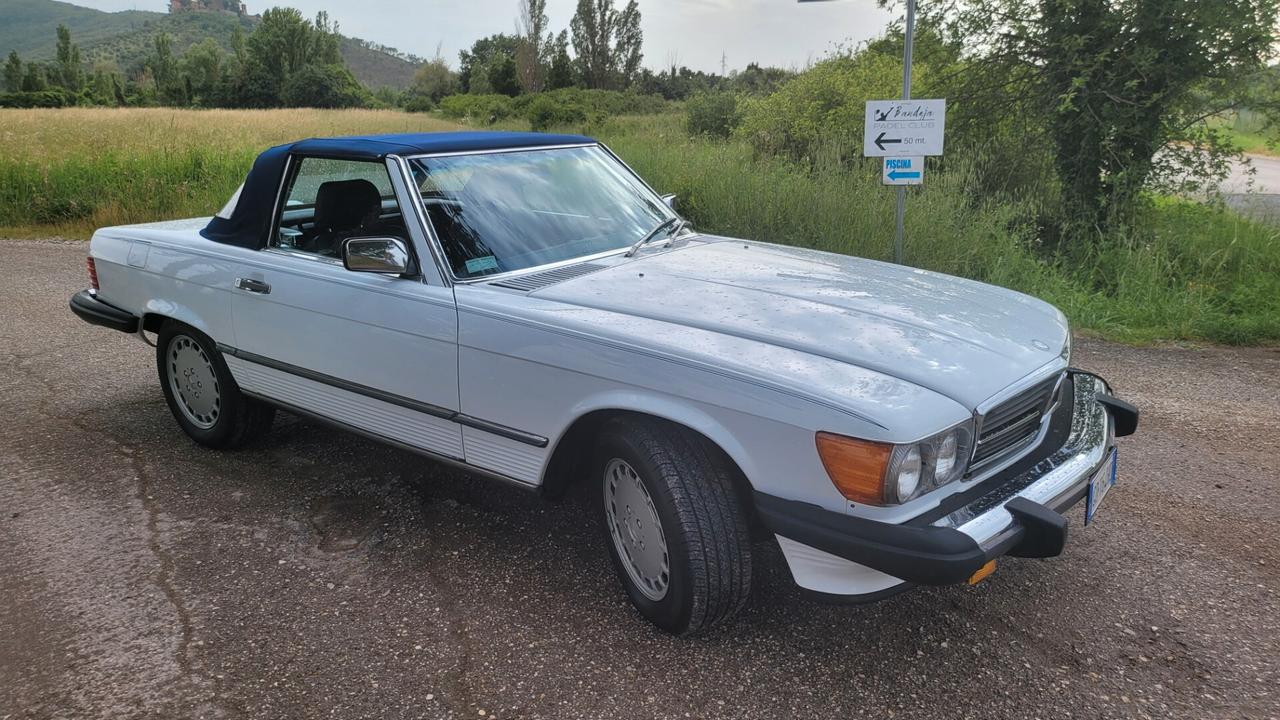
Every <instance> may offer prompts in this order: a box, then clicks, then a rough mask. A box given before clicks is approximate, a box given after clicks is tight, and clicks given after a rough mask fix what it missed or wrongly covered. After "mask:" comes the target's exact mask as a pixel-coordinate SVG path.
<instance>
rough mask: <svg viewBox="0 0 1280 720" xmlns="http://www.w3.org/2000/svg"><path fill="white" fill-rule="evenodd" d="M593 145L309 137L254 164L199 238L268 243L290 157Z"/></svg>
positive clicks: (470, 137)
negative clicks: (225, 210) (225, 213)
mask: <svg viewBox="0 0 1280 720" xmlns="http://www.w3.org/2000/svg"><path fill="white" fill-rule="evenodd" d="M593 142H595V141H594V140H592V139H591V138H588V137H583V136H581V135H547V134H544V133H517V132H444V133H406V134H402V135H358V136H352V137H334V138H310V139H308V140H299V141H298V142H294V143H289V144H288V145H279V146H277V147H273V148H271V149H269V150H267V151H265V152H263V153H262V154H261V155H259V156H258V159H257V160H255V161H254V163H253V167H252V168H251V169H250V170H249V175H248V176H247V177H246V178H245V181H244V189H243V190H242V191H241V192H240V199H239V201H238V202H237V203H236V206H235V208H234V209H233V210H232V211H231V217H229V218H220V217H215V218H214V219H213V220H211V221H210V222H209V224H208V225H207V226H205V228H204V229H203V230H201V231H200V234H201V235H203V236H205V237H206V238H208V239H210V240H213V241H215V242H221V243H227V244H229V245H238V246H240V247H247V248H254V249H257V248H261V247H264V246H265V245H266V244H267V238H268V236H269V235H270V233H271V226H272V224H273V223H274V221H275V218H273V217H272V213H273V212H274V210H275V202H276V193H277V192H278V191H279V189H280V183H281V182H282V181H283V180H284V170H285V162H286V160H288V158H289V156H290V155H300V156H311V157H325V158H334V159H341V160H382V159H384V158H386V157H387V156H388V155H420V154H426V153H449V152H470V151H477V150H509V149H512V148H522V147H537V146H541V145H578V144H583V143H593Z"/></svg>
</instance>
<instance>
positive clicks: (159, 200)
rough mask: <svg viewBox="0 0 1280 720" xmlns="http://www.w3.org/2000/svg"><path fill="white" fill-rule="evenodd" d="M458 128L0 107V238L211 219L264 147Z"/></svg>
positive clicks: (338, 116) (292, 114)
mask: <svg viewBox="0 0 1280 720" xmlns="http://www.w3.org/2000/svg"><path fill="white" fill-rule="evenodd" d="M457 127H458V126H457V125H456V124H455V123H451V122H447V121H444V120H440V119H438V118H433V117H431V116H429V115H419V114H407V113H400V112H391V111H381V110H249V111H242V110H173V109H163V108H149V109H114V108H110V109H108V108H70V109H63V110H0V236H2V235H48V234H58V235H65V236H69V237H87V236H88V234H89V233H91V232H92V231H93V230H94V229H95V228H98V227H102V226H104V225H121V224H127V223H134V222H147V221H151V220H157V219H162V218H174V217H193V216H202V215H211V214H213V213H214V212H217V210H218V208H220V207H221V206H222V204H223V203H225V202H226V200H227V198H228V197H230V196H231V193H232V192H233V191H234V190H235V188H236V187H237V186H238V185H239V184H240V183H241V182H243V181H244V176H245V173H246V172H247V171H248V169H249V166H250V165H251V164H252V163H253V159H254V157H256V156H257V154H258V153H259V152H261V151H262V150H263V149H264V148H266V147H269V146H271V145H277V144H280V143H283V142H287V141H290V140H297V139H300V138H304V137H314V136H325V135H351V134H370V133H390V132H421V131H433V130H448V129H456V128H457Z"/></svg>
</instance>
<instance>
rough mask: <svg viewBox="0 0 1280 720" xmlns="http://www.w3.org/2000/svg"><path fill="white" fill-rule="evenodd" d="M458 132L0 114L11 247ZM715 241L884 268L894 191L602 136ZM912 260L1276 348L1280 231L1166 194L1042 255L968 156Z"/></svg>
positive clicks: (1109, 332)
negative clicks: (271, 149) (1107, 230)
mask: <svg viewBox="0 0 1280 720" xmlns="http://www.w3.org/2000/svg"><path fill="white" fill-rule="evenodd" d="M456 127H457V126H456V125H454V124H452V123H449V122H446V121H443V120H440V119H438V118H434V117H432V116H430V115H410V114H404V113H397V112H390V111H367V110H356V111H318V110H273V111H192V110H167V109H147V110H108V109H74V110H34V111H33V110H0V237H4V236H9V237H21V236H51V235H60V236H66V237H87V236H88V235H89V234H90V233H91V232H92V230H93V229H94V228H95V227H100V226H103V225H116V224H124V223H130V222H144V221H150V220H156V219H163V218H176V217H193V216H201V215H209V214H212V213H213V212H215V211H216V210H217V209H218V208H219V207H221V205H222V204H223V203H224V202H225V201H226V199H227V197H229V196H230V194H231V192H232V191H233V190H234V189H235V188H236V186H237V185H239V183H240V182H241V181H242V180H243V178H244V174H245V172H246V171H247V169H248V167H249V165H250V164H251V163H252V161H253V158H254V157H255V156H256V154H257V153H258V152H259V151H260V150H261V149H262V148H265V147H267V146H269V145H272V144H277V143H280V142H285V141H288V140H293V139H298V138H302V137H308V136H316V135H335V134H352V133H374V132H402V131H430V130H443V129H450V128H456ZM589 132H590V133H591V134H594V135H595V136H597V137H600V138H601V139H602V140H604V141H605V142H607V143H608V144H609V145H610V146H611V147H612V148H613V149H614V150H616V151H618V153H619V154H620V155H621V156H622V157H623V158H624V159H626V160H627V161H628V162H629V163H630V164H631V165H632V166H633V167H635V168H636V170H637V171H639V172H640V174H641V175H643V176H644V177H645V178H646V179H648V180H649V181H650V182H651V184H653V185H654V186H655V187H656V188H658V189H659V191H661V192H675V193H678V194H679V195H680V198H681V203H682V204H681V210H682V212H683V213H684V214H685V215H686V216H687V217H689V218H690V219H691V220H693V221H694V223H695V224H696V225H697V226H698V227H699V228H700V229H703V230H707V231H711V232H717V233H723V234H729V235H736V236H741V237H747V238H753V239H759V240H768V241H774V242H781V243H787V244H793V245H801V246H805V247H814V248H819V249H824V250H831V251H835V252H841V253H847V254H853V255H861V256H865V257H873V258H881V259H887V258H888V257H889V255H890V252H891V243H892V237H893V194H892V193H890V192H888V191H887V190H886V189H885V188H884V187H883V186H881V185H880V181H879V178H878V176H876V175H875V174H874V173H872V172H868V171H866V169H860V168H854V169H853V170H848V169H835V170H826V171H823V170H817V171H810V170H807V169H801V168H799V167H797V166H796V165H794V164H791V163H789V162H785V161H779V160H770V159H761V158H757V157H754V156H753V154H752V152H751V150H750V148H749V147H747V146H746V145H745V144H743V143H738V142H711V141H707V140H701V139H693V138H690V137H689V136H688V135H687V134H686V133H685V132H684V129H683V122H682V117H681V116H679V115H660V116H649V117H641V118H622V119H618V120H613V121H608V122H605V123H602V124H600V125H599V126H598V127H593V128H590V129H589ZM908 207H909V210H908V214H907V245H906V249H907V258H906V259H907V262H908V263H909V264H911V265H914V266H917V267H924V268H928V269H932V270H938V271H941V272H946V273H951V274H955V275H962V276H965V277H971V278H976V279H979V280H983V281H986V282H992V283H995V284H998V285H1003V286H1006V287H1012V288H1015V289H1018V290H1022V291H1024V292H1027V293H1030V294H1033V295H1036V296H1039V297H1042V298H1044V299H1046V300H1048V301H1050V302H1052V303H1054V304H1056V305H1058V306H1059V307H1061V308H1062V309H1063V311H1064V312H1066V313H1067V315H1068V316H1069V317H1070V318H1071V320H1072V322H1073V324H1074V325H1075V326H1076V327H1077V328H1078V329H1083V330H1085V331H1089V332H1092V333H1095V334H1098V335H1101V336H1105V337H1109V338H1113V339H1118V340H1123V341H1129V342H1152V341H1164V340H1182V339H1193V340H1203V339H1207V340H1213V341H1220V342H1231V343H1264V342H1274V341H1276V340H1280V228H1277V227H1276V226H1273V225H1267V224H1261V223H1257V222H1251V221H1248V220H1245V219H1243V218H1241V217H1240V216H1238V215H1235V214H1233V213H1231V212H1229V211H1226V210H1222V209H1217V208H1211V207H1204V206H1200V205H1195V204H1192V203H1189V202H1185V201H1180V200H1172V199H1162V200H1159V201H1158V202H1157V203H1156V204H1155V206H1154V207H1153V208H1152V209H1151V211H1150V212H1149V213H1147V217H1146V218H1145V221H1144V222H1143V223H1141V224H1140V226H1139V230H1137V231H1135V232H1134V233H1133V234H1132V235H1130V236H1126V237H1115V238H1109V239H1107V240H1105V241H1102V242H1099V243H1098V244H1097V245H1096V247H1094V248H1093V249H1092V250H1091V251H1090V252H1088V253H1077V254H1076V255H1075V256H1074V257H1073V259H1072V260H1070V261H1068V260H1065V259H1061V258H1055V257H1050V256H1046V255H1045V254H1044V253H1042V252H1037V251H1036V250H1035V248H1036V242H1037V230H1036V228H1035V227H1034V225H1033V223H1032V222H1031V221H1030V220H1029V218H1033V217H1034V216H1035V213H1034V208H1031V207H1028V206H1027V205H1026V204H1025V203H1022V202H1020V201H1018V200H1016V199H1009V198H1002V199H999V200H995V199H989V198H987V199H984V198H982V196H981V193H979V191H977V190H976V189H975V183H974V181H973V173H972V172H970V168H969V167H967V165H966V161H965V158H964V157H963V156H962V155H961V154H960V153H956V154H953V156H952V157H951V158H950V159H949V165H948V168H947V170H946V172H933V173H931V175H930V178H929V182H928V183H927V184H926V185H925V186H924V187H922V188H917V189H913V190H912V192H911V195H910V200H909V206H908Z"/></svg>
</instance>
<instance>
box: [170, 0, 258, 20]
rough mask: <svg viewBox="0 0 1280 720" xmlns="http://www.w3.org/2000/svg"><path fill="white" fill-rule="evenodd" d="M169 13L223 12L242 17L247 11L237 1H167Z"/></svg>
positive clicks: (242, 4)
mask: <svg viewBox="0 0 1280 720" xmlns="http://www.w3.org/2000/svg"><path fill="white" fill-rule="evenodd" d="M169 12H170V13H180V12H225V13H232V14H235V15H238V16H240V17H244V16H245V15H246V14H247V13H248V9H247V8H246V7H245V4H244V3H242V2H239V0H169Z"/></svg>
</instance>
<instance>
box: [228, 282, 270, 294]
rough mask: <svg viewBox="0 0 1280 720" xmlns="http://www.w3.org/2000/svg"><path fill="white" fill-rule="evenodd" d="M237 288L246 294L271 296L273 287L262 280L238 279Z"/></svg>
mask: <svg viewBox="0 0 1280 720" xmlns="http://www.w3.org/2000/svg"><path fill="white" fill-rule="evenodd" d="M236 287H237V288H239V289H241V290H244V291H245V292H251V293H258V294H259V295H270V294H271V286H270V285H268V284H266V283H264V282H262V281H261V280H253V279H251V278H236Z"/></svg>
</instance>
